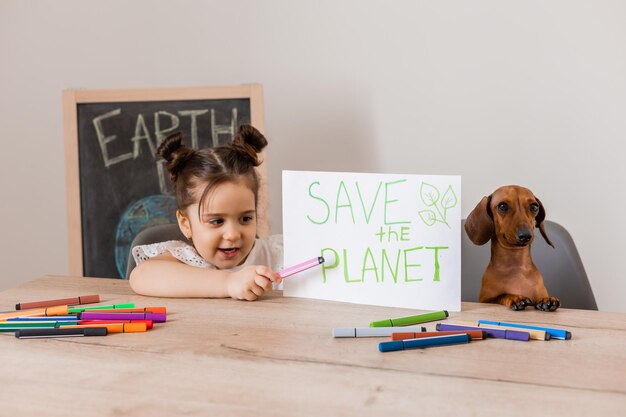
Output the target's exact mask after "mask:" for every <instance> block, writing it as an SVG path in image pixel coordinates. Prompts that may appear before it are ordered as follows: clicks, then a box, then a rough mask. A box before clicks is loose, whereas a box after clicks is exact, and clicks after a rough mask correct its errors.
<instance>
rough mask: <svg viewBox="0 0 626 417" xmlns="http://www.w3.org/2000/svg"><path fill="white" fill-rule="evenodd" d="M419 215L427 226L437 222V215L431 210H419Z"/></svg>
mask: <svg viewBox="0 0 626 417" xmlns="http://www.w3.org/2000/svg"><path fill="white" fill-rule="evenodd" d="M419 215H420V217H421V218H422V221H423V222H424V223H426V225H427V226H432V225H433V224H435V222H436V221H437V215H435V212H434V211H432V210H421V211H420V212H419Z"/></svg>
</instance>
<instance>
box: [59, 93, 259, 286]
mask: <svg viewBox="0 0 626 417" xmlns="http://www.w3.org/2000/svg"><path fill="white" fill-rule="evenodd" d="M262 94H263V91H262V87H261V86H260V85H244V86H234V87H201V88H184V89H146V90H66V91H64V117H65V120H64V122H65V148H66V166H67V195H68V249H69V258H70V274H71V275H79V276H91V277H109V278H123V277H124V274H125V270H126V262H127V260H128V256H129V250H130V243H131V242H132V240H133V238H134V237H135V236H136V235H137V233H139V232H140V231H141V230H143V229H145V228H147V227H150V226H152V225H157V224H166V223H175V222H176V218H175V210H176V201H175V198H174V196H173V195H172V193H171V184H170V180H169V176H168V174H167V170H166V169H165V166H164V164H163V162H160V161H158V160H157V159H156V158H155V156H154V155H155V151H156V149H157V147H158V146H159V144H160V143H161V142H162V141H163V139H164V138H165V137H166V136H167V135H168V134H170V133H173V132H178V131H182V132H183V133H184V137H185V142H186V144H187V145H188V146H191V147H193V148H195V149H199V148H203V147H212V146H218V145H221V144H224V143H227V142H228V141H230V139H231V138H232V135H233V134H234V132H236V130H237V128H238V126H239V125H241V124H244V123H251V124H252V125H254V126H255V127H256V128H258V129H259V130H260V131H261V132H263V130H264V129H263V106H262V99H263V98H262ZM263 156H264V155H263ZM259 174H260V177H261V184H262V187H261V190H260V198H259V235H261V236H264V235H266V234H267V229H268V227H267V218H266V216H265V213H266V195H267V192H266V184H265V166H264V165H261V166H260V167H259Z"/></svg>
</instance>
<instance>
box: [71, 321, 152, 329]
mask: <svg viewBox="0 0 626 417" xmlns="http://www.w3.org/2000/svg"><path fill="white" fill-rule="evenodd" d="M75 323H76V324H118V323H144V324H145V325H146V330H150V329H151V328H152V327H153V326H154V324H153V323H152V320H79V321H77V322H75Z"/></svg>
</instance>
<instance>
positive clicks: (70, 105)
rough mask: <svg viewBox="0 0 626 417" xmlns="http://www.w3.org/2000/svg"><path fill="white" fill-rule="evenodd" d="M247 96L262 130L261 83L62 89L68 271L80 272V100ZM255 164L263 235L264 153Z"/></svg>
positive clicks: (263, 233)
mask: <svg viewBox="0 0 626 417" xmlns="http://www.w3.org/2000/svg"><path fill="white" fill-rule="evenodd" d="M219 99H248V100H249V101H250V118H251V124H252V125H253V126H255V127H256V128H257V129H259V130H260V131H261V132H263V133H265V125H264V109H263V87H262V85H260V84H245V85H238V86H217V87H184V88H153V89H111V90H82V89H80V90H78V89H68V90H64V91H63V123H64V136H65V163H66V187H67V237H68V255H69V273H70V275H72V276H84V265H83V243H82V211H81V199H80V175H79V174H80V172H79V150H78V144H79V140H80V138H79V137H78V134H79V132H78V105H79V104H82V103H115V102H152V101H185V100H219ZM261 157H262V158H263V163H262V164H261V165H260V166H259V167H258V173H259V176H260V180H261V189H260V190H259V201H258V210H259V216H258V218H259V225H258V234H259V236H267V234H268V233H269V225H268V220H267V181H266V178H267V170H266V162H265V158H266V154H265V152H264V153H263V154H262V155H261Z"/></svg>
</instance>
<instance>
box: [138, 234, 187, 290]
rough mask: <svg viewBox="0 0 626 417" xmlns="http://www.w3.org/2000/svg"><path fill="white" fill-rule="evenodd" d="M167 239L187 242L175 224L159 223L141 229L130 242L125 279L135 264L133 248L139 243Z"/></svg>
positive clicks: (144, 243) (143, 243) (145, 243)
mask: <svg viewBox="0 0 626 417" xmlns="http://www.w3.org/2000/svg"><path fill="white" fill-rule="evenodd" d="M167 240H182V241H184V242H187V239H185V236H183V234H182V232H181V231H180V228H179V227H178V225H177V224H160V225H158V226H151V227H148V228H146V229H143V230H142V231H141V232H139V233H137V236H135V238H134V239H133V242H132V243H131V244H130V254H129V255H128V264H127V266H126V279H128V278H129V277H130V272H131V271H132V270H133V268H135V266H137V265H136V264H135V259H134V258H133V248H134V247H135V246H139V245H149V244H151V243H159V242H165V241H167Z"/></svg>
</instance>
